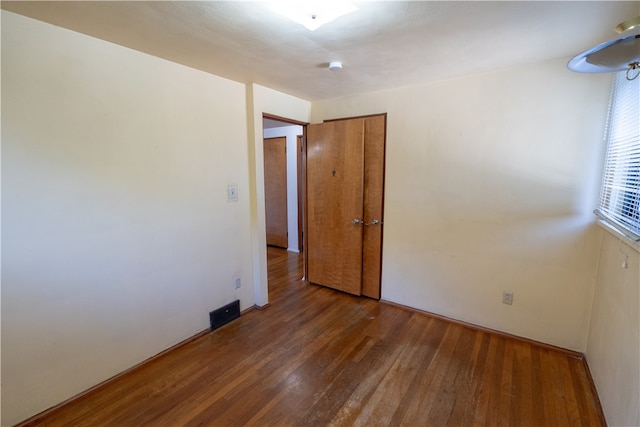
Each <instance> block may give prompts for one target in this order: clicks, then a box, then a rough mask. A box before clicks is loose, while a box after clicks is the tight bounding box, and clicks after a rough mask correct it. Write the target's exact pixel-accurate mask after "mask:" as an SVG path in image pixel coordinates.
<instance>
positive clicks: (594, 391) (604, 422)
mask: <svg viewBox="0 0 640 427" xmlns="http://www.w3.org/2000/svg"><path fill="white" fill-rule="evenodd" d="M582 364H583V365H584V369H585V371H586V372H587V380H588V381H589V388H590V389H591V394H592V395H593V396H594V397H595V399H596V401H595V402H594V403H595V405H596V410H597V411H598V417H599V418H600V424H601V425H603V426H607V425H608V424H607V418H606V417H605V415H604V410H603V409H602V403H601V402H600V395H598V389H597V388H596V383H595V382H594V381H593V376H592V375H591V370H590V369H589V363H588V362H587V358H586V356H585V357H583V358H582Z"/></svg>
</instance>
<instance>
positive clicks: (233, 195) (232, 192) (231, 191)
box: [227, 184, 238, 202]
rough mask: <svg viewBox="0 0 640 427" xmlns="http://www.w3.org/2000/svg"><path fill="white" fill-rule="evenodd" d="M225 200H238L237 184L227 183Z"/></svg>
mask: <svg viewBox="0 0 640 427" xmlns="http://www.w3.org/2000/svg"><path fill="white" fill-rule="evenodd" d="M227 201H228V202H237V201H238V184H229V185H227Z"/></svg>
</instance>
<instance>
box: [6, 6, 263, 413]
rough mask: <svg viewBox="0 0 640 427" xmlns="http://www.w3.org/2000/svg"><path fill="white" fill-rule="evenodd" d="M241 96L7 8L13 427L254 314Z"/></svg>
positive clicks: (231, 85)
mask: <svg viewBox="0 0 640 427" xmlns="http://www.w3.org/2000/svg"><path fill="white" fill-rule="evenodd" d="M245 89H246V88H245V86H244V85H242V84H239V83H235V82H231V81H228V80H225V79H222V78H218V77H215V76H212V75H210V74H206V73H203V72H200V71H196V70H193V69H189V68H186V67H184V66H181V65H177V64H174V63H170V62H167V61H164V60H161V59H158V58H154V57H151V56H148V55H145V54H141V53H139V52H135V51H132V50H129V49H125V48H122V47H120V46H117V45H113V44H110V43H106V42H103V41H100V40H97V39H93V38H90V37H87V36H84V35H80V34H77V33H73V32H70V31H67V30H64V29H61V28H56V27H53V26H50V25H48V24H44V23H41V22H38V21H34V20H31V19H28V18H25V17H21V16H18V15H14V14H11V13H8V12H5V11H3V12H2V207H3V211H2V231H3V234H2V249H3V251H2V257H3V260H2V261H3V262H2V267H3V269H2V425H11V424H14V423H16V422H18V421H21V420H23V419H25V418H27V417H29V416H32V415H34V414H36V413H37V412H40V411H42V410H44V409H46V408H48V407H50V406H52V405H54V404H57V403H59V402H61V401H62V400H64V399H66V398H69V397H71V396H73V395H75V394H76V393H78V392H81V391H83V390H85V389H87V388H89V387H91V386H93V385H95V384H96V383H98V382H100V381H103V380H105V379H107V378H109V377H111V376H113V375H114V374H117V373H118V372H121V371H123V370H125V369H127V368H129V367H131V366H132V365H135V364H137V363H139V362H141V361H143V360H145V359H146V358H148V357H150V356H152V355H154V354H157V353H158V352H160V351H162V350H164V349H166V348H168V347H170V346H171V345H173V344H176V343H177V342H180V341H181V340H183V339H185V338H188V337H189V336H191V335H193V334H195V333H197V332H199V331H202V330H203V329H206V328H208V326H209V319H208V312H209V311H210V310H212V309H214V308H217V307H219V306H220V305H222V304H224V303H228V302H230V301H232V300H234V299H237V298H239V299H240V302H241V308H242V309H245V308H247V307H250V306H252V305H253V304H254V294H253V288H252V286H251V281H252V278H253V271H252V263H251V255H252V252H251V236H250V234H249V233H250V231H249V230H250V216H249V213H250V210H249V196H250V194H249V179H248V177H249V170H248V161H247V159H248V152H247V151H248V150H247V149H248V138H247V105H246V91H245ZM230 182H232V183H237V184H238V187H239V201H238V202H235V203H228V202H227V200H226V186H227V183H230ZM235 275H239V276H241V278H242V280H243V281H244V284H245V286H243V287H241V288H240V289H239V290H235V289H234V287H233V283H232V278H233V276H235Z"/></svg>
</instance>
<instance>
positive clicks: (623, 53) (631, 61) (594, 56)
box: [567, 16, 640, 80]
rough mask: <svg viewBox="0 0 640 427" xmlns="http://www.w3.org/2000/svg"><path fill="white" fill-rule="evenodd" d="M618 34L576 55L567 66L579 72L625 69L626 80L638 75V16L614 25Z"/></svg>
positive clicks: (639, 36) (639, 72)
mask: <svg viewBox="0 0 640 427" xmlns="http://www.w3.org/2000/svg"><path fill="white" fill-rule="evenodd" d="M616 31H617V32H618V33H619V36H618V37H616V38H614V39H611V40H609V41H606V42H604V43H601V44H599V45H598V46H596V47H594V48H593V49H589V50H587V51H584V52H582V53H581V54H579V55H576V56H575V57H574V58H573V59H571V61H569V63H568V64H567V67H569V69H570V70H571V71H577V72H579V73H616V72H618V71H624V70H627V80H633V79H635V78H637V77H638V75H640V16H638V17H636V18H633V19H629V20H628V21H624V22H623V23H621V24H620V25H618V26H617V27H616Z"/></svg>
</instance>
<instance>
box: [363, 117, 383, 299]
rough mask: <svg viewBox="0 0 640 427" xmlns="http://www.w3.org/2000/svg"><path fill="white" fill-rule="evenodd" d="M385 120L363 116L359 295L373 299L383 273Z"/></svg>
mask: <svg viewBox="0 0 640 427" xmlns="http://www.w3.org/2000/svg"><path fill="white" fill-rule="evenodd" d="M385 122H386V117H385V116H374V117H368V118H366V119H365V136H364V141H365V142H364V189H365V191H364V222H365V226H364V236H363V249H362V295H365V296H368V297H371V298H375V299H380V280H381V273H382V229H383V217H382V214H383V203H384V158H385V131H386V130H385V128H386V123H385ZM376 221H377V224H376V223H375V222H376Z"/></svg>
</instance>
